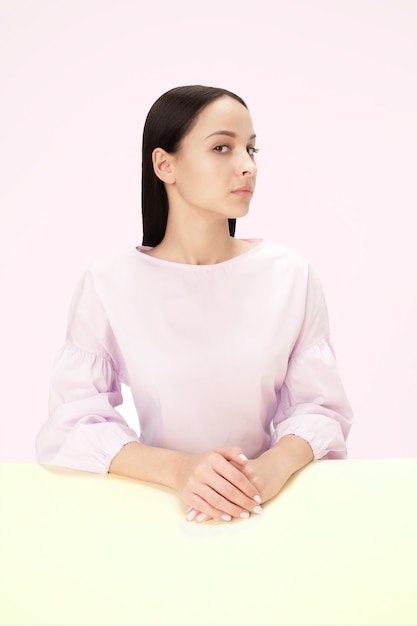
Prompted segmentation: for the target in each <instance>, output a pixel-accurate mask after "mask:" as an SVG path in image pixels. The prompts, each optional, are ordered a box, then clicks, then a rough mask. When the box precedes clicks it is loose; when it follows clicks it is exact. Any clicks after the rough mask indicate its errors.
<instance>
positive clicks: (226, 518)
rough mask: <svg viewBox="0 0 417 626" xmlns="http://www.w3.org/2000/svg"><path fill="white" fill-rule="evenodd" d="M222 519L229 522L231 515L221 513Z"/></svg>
mask: <svg viewBox="0 0 417 626" xmlns="http://www.w3.org/2000/svg"><path fill="white" fill-rule="evenodd" d="M222 519H224V521H225V522H230V520H231V519H232V516H231V515H226V514H224V515H222Z"/></svg>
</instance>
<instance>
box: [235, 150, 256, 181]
mask: <svg viewBox="0 0 417 626" xmlns="http://www.w3.org/2000/svg"><path fill="white" fill-rule="evenodd" d="M257 171H258V168H257V166H256V163H255V161H254V160H253V157H251V156H250V154H248V151H247V150H245V153H244V155H242V158H241V159H240V162H239V171H238V173H239V174H240V175H242V174H243V175H244V176H255V175H256V172H257Z"/></svg>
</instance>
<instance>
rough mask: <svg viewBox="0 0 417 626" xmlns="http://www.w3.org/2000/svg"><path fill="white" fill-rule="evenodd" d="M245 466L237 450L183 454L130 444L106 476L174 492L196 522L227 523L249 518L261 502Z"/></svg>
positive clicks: (244, 461)
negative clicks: (239, 518) (126, 479)
mask: <svg viewBox="0 0 417 626" xmlns="http://www.w3.org/2000/svg"><path fill="white" fill-rule="evenodd" d="M247 462H248V461H247V459H246V457H244V455H243V453H242V450H241V449H240V448H237V447H236V448H222V449H219V450H210V451H208V452H205V453H203V454H186V453H182V452H177V451H175V450H167V449H165V448H156V447H153V446H147V445H145V444H142V443H136V442H131V443H128V444H127V445H125V446H124V447H123V448H122V449H121V450H120V452H119V453H118V454H117V455H116V456H115V457H114V459H113V460H112V462H111V464H110V468H109V472H110V473H114V474H119V475H121V476H128V477H130V478H135V479H138V480H145V481H148V482H152V483H157V484H160V485H164V486H166V487H170V488H171V489H174V490H175V491H177V492H178V493H179V495H180V496H181V498H182V499H183V500H184V502H185V503H186V504H188V505H189V506H190V507H193V509H194V510H195V511H197V510H198V515H197V514H196V515H197V521H204V520H205V519H208V518H214V519H223V520H225V521H230V520H231V518H232V517H248V516H249V514H250V513H251V512H252V511H253V509H254V508H256V507H257V506H258V503H259V502H260V495H259V491H258V489H257V488H256V487H255V486H254V484H253V483H252V481H251V480H250V479H249V478H248V477H246V476H245V475H244V473H243V472H241V471H240V468H242V467H243V466H244V465H245V464H246V463H247ZM238 468H239V469H238ZM255 512H257V511H255ZM193 517H194V516H193Z"/></svg>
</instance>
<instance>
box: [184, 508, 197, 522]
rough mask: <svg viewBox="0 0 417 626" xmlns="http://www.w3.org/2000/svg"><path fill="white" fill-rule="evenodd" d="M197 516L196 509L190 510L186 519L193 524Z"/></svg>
mask: <svg viewBox="0 0 417 626" xmlns="http://www.w3.org/2000/svg"><path fill="white" fill-rule="evenodd" d="M196 514H197V511H195V510H194V509H190V510H189V511H188V513H187V515H186V518H187V519H188V521H189V522H191V521H192V520H193V519H194V518H195V516H196Z"/></svg>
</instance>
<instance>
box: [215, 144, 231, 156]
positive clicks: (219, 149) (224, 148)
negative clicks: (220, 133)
mask: <svg viewBox="0 0 417 626" xmlns="http://www.w3.org/2000/svg"><path fill="white" fill-rule="evenodd" d="M229 149H230V147H229V146H226V145H222V146H215V148H214V151H215V152H220V154H224V153H225V152H227V151H228V150H229Z"/></svg>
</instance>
